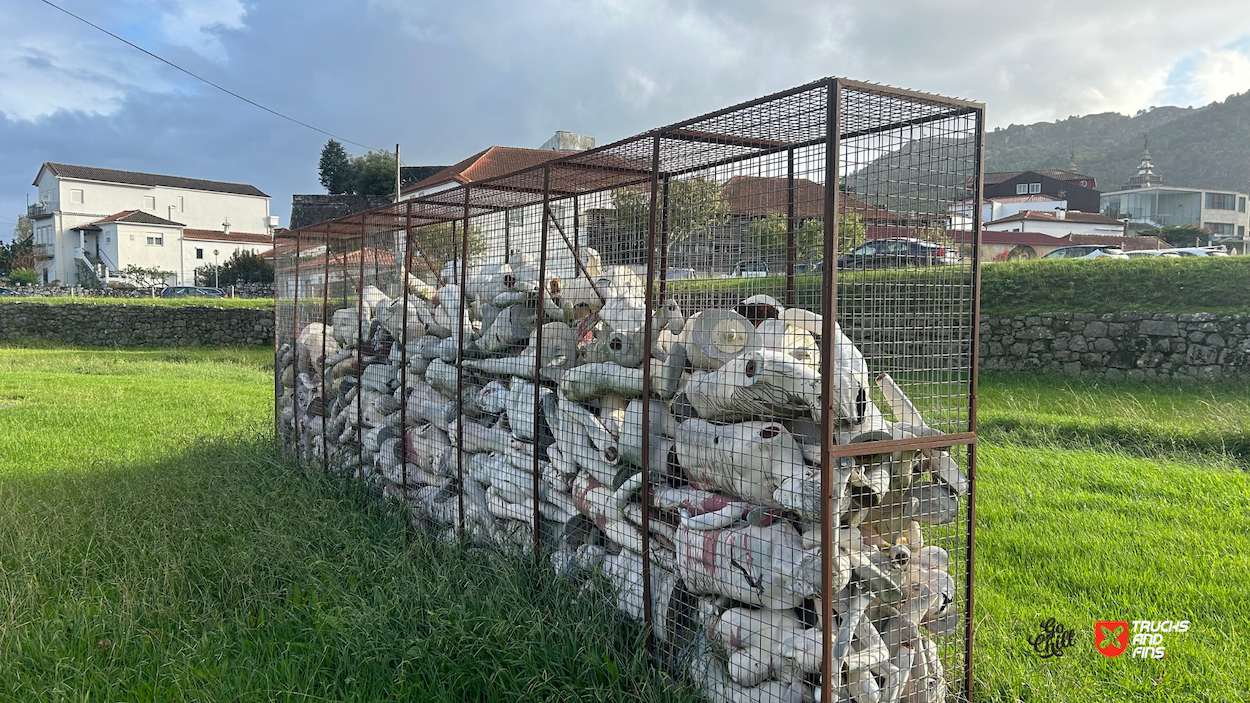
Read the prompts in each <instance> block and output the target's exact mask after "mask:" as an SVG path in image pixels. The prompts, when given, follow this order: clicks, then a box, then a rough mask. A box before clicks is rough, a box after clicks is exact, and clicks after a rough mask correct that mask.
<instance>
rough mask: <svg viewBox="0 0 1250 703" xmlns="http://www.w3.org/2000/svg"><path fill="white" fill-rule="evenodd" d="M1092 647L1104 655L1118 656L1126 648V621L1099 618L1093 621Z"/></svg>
mask: <svg viewBox="0 0 1250 703" xmlns="http://www.w3.org/2000/svg"><path fill="white" fill-rule="evenodd" d="M1094 649H1097V650H1098V653H1099V654H1101V655H1103V656H1104V657H1113V658H1114V657H1118V656H1120V655H1121V654H1124V650H1126V649H1128V622H1126V621H1124V620H1099V621H1098V622H1096V623H1094Z"/></svg>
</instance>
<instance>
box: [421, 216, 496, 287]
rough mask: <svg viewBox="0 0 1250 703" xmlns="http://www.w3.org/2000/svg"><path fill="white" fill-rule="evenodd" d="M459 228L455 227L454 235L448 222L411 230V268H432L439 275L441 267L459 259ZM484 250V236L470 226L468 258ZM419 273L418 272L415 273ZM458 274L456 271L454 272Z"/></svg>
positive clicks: (472, 257) (474, 227)
mask: <svg viewBox="0 0 1250 703" xmlns="http://www.w3.org/2000/svg"><path fill="white" fill-rule="evenodd" d="M460 231H461V230H460V228H459V227H456V228H455V235H454V236H453V235H452V225H451V223H450V222H446V223H443V224H437V225H427V226H425V227H421V228H419V229H417V230H415V231H414V232H413V236H412V239H413V247H414V248H413V252H412V270H413V271H421V270H423V269H431V268H432V269H433V270H434V273H435V274H439V275H441V274H442V272H443V268H444V267H445V266H446V265H447V263H448V262H450V261H459V260H460V247H461V246H462V245H461V240H460ZM485 251H486V238H485V237H484V236H482V231H481V230H480V229H479V228H478V227H476V226H472V227H470V228H469V260H470V261H472V260H473V259H474V258H475V257H477V256H479V255H481V254H482V253H484V252H485ZM417 275H420V274H417ZM456 275H457V276H459V275H460V274H459V273H458V272H457V274H456Z"/></svg>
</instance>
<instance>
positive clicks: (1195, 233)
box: [1138, 225, 1211, 247]
mask: <svg viewBox="0 0 1250 703" xmlns="http://www.w3.org/2000/svg"><path fill="white" fill-rule="evenodd" d="M1138 234H1140V235H1142V236H1144V237H1158V238H1159V239H1162V240H1163V241H1165V242H1167V243H1168V244H1171V245H1172V246H1174V247H1193V246H1200V245H1199V242H1202V241H1204V240H1207V241H1209V240H1210V238H1211V232H1209V231H1208V230H1206V229H1203V228H1202V227H1199V226H1198V225H1183V226H1173V227H1163V228H1161V229H1143V230H1141V231H1140V232H1138Z"/></svg>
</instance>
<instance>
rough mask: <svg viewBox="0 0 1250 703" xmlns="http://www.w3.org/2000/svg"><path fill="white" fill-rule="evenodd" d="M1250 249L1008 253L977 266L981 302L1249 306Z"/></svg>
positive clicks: (1070, 307) (1002, 307)
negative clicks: (1028, 256)
mask: <svg viewBox="0 0 1250 703" xmlns="http://www.w3.org/2000/svg"><path fill="white" fill-rule="evenodd" d="M1247 280H1250V257H1239V256H1230V257H1209V258H1208V257H1203V258H1198V257H1194V258H1184V259H1129V260H1127V261H1125V260H1107V259H1100V260H1094V261H1083V260H1073V261H1067V260H1059V261H1012V262H1005V263H995V264H989V265H986V266H984V267H983V268H982V269H981V309H982V311H983V312H985V313H988V314H991V315H1004V316H1005V315H1027V314H1031V313H1036V312H1118V311H1121V310H1145V311H1150V312H1177V313H1182V312H1201V311H1216V310H1232V309H1238V310H1242V311H1245V310H1250V285H1248V284H1247V283H1246V281H1247Z"/></svg>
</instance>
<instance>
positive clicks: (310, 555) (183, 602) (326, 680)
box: [0, 348, 690, 701]
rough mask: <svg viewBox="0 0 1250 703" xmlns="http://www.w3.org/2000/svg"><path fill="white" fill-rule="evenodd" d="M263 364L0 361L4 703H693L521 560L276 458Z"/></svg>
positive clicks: (2, 357) (128, 358)
mask: <svg viewBox="0 0 1250 703" xmlns="http://www.w3.org/2000/svg"><path fill="white" fill-rule="evenodd" d="M270 354H271V352H255V351H229V350H227V351H216V350H214V351H158V352H151V351H77V350H26V349H11V348H10V349H3V350H0V399H2V400H0V438H3V439H0V442H3V443H2V444H0V454H2V455H3V456H5V457H6V460H5V462H4V463H3V465H2V466H0V505H3V506H5V508H4V510H3V511H2V512H0V602H3V603H4V604H5V608H4V609H3V610H0V700H22V701H26V700H63V699H73V700H88V699H90V700H107V701H119V700H129V701H147V700H203V701H208V700H213V701H232V700H283V701H307V700H359V701H375V700H446V701H462V700H504V699H508V700H518V699H523V698H528V699H531V700H627V699H635V698H634V696H635V695H638V696H642V697H644V698H650V699H661V698H663V699H666V700H683V695H684V696H685V697H687V698H689V697H690V692H689V691H683V690H682V689H680V688H677V687H675V685H674V684H672V683H670V682H666V681H664V680H662V679H660V678H659V677H657V676H655V675H653V674H651V673H649V672H648V669H647V667H646V665H645V662H644V661H643V659H642V658H641V657H639V656H637V655H634V656H631V655H630V654H628V652H629V651H635V652H636V651H641V650H640V649H639V648H638V647H637V646H636V645H637V642H636V641H635V640H636V637H637V632H636V631H632V632H631V631H630V630H628V629H627V628H621V627H616V626H613V624H612V623H611V622H610V620H611V618H613V617H614V616H613V615H612V614H611V613H610V612H609V611H607V610H606V609H603V608H598V607H595V606H592V605H589V604H587V602H585V601H584V599H580V598H578V597H576V593H575V592H574V590H573V588H572V586H570V585H569V584H567V583H564V582H560V581H557V580H556V579H555V578H554V577H550V576H548V575H547V574H546V572H543V573H541V574H537V573H535V572H534V571H533V570H532V568H530V562H529V561H528V560H525V559H520V558H507V557H499V556H492V555H489V554H486V553H472V554H467V555H466V554H463V553H460V552H456V553H454V554H453V553H451V552H449V551H448V548H442V547H436V546H432V545H429V544H424V543H422V542H420V541H418V542H409V541H408V540H407V539H406V538H405V536H404V532H403V530H402V529H401V527H400V525H399V523H398V522H397V520H396V519H395V518H394V517H392V516H389V515H386V514H384V513H380V512H378V511H373V510H369V509H367V507H366V503H365V501H364V499H363V497H362V496H360V495H359V494H357V493H355V492H354V491H352V490H351V489H350V488H346V487H343V486H335V485H331V483H330V482H329V481H327V480H325V479H324V478H322V477H320V476H315V475H314V476H309V475H306V474H305V473H303V472H302V471H300V470H299V469H296V468H294V467H292V466H290V465H288V464H285V463H282V462H280V461H277V460H275V458H274V456H273V453H272V449H271V444H270V440H269V439H268V435H270V434H271V430H270V427H271V424H270V423H271V422H272V420H271V417H272V415H271V408H272V391H271V388H272V386H271V385H270V384H271V378H272V377H271V375H270V374H271V367H270V366H269V363H270V362H269V358H270Z"/></svg>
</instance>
